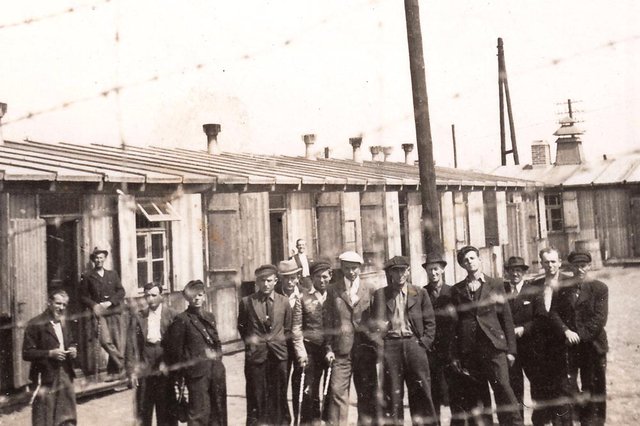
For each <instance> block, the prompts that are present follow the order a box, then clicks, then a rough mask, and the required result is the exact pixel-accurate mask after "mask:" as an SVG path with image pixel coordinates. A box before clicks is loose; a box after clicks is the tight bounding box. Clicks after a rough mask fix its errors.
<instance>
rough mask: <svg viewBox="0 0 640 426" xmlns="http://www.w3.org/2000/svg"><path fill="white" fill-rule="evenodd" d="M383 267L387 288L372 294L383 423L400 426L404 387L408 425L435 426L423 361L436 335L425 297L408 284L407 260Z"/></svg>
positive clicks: (401, 258)
mask: <svg viewBox="0 0 640 426" xmlns="http://www.w3.org/2000/svg"><path fill="white" fill-rule="evenodd" d="M384 267H385V273H386V276H387V286H386V287H383V288H381V289H378V290H376V292H375V293H374V296H373V312H374V316H375V324H376V332H377V333H378V339H377V341H378V343H379V345H380V347H379V348H378V350H381V351H383V354H384V355H383V376H384V379H383V383H382V389H383V401H384V403H383V416H384V419H382V424H389V425H403V424H404V402H403V400H404V385H405V383H406V385H407V389H408V392H409V409H410V412H411V422H412V424H414V425H433V424H438V420H437V417H436V410H435V408H434V406H433V401H432V400H431V377H430V373H429V360H428V358H427V350H430V349H431V346H432V344H433V341H434V338H435V335H436V318H435V315H434V313H433V308H432V307H431V301H430V300H429V295H427V292H426V291H425V290H424V289H421V288H419V287H416V286H413V285H411V284H409V276H410V262H409V259H408V258H406V257H404V256H395V257H392V258H391V259H389V260H388V261H387V262H386V263H385V265H384Z"/></svg>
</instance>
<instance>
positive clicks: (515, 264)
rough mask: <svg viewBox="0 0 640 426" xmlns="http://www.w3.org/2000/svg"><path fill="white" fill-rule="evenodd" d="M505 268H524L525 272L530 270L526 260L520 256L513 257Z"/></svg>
mask: <svg viewBox="0 0 640 426" xmlns="http://www.w3.org/2000/svg"><path fill="white" fill-rule="evenodd" d="M504 267H505V269H511V268H522V269H524V270H525V271H526V270H528V269H529V265H527V264H526V263H525V261H524V259H523V258H521V257H518V256H511V257H510V258H509V260H507V264H506V265H504Z"/></svg>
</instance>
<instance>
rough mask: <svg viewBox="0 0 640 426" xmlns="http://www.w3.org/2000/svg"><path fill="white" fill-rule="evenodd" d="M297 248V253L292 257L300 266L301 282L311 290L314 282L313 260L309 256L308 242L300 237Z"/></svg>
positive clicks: (305, 287)
mask: <svg viewBox="0 0 640 426" xmlns="http://www.w3.org/2000/svg"><path fill="white" fill-rule="evenodd" d="M296 250H297V253H296V254H294V255H293V256H291V259H293V260H295V261H296V264H297V265H298V268H300V284H302V288H304V289H307V290H311V287H312V286H313V284H312V282H311V270H310V267H311V263H312V262H313V261H312V260H311V259H309V258H308V257H307V253H306V251H307V242H306V241H305V240H303V239H302V238H299V239H298V240H297V241H296Z"/></svg>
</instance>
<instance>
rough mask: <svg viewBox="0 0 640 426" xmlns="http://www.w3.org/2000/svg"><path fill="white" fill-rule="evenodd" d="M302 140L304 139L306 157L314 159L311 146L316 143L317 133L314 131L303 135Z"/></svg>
mask: <svg viewBox="0 0 640 426" xmlns="http://www.w3.org/2000/svg"><path fill="white" fill-rule="evenodd" d="M302 140H303V141H304V158H306V159H308V160H313V155H312V154H311V146H312V145H313V144H314V143H316V135H314V134H313V133H310V134H308V135H302Z"/></svg>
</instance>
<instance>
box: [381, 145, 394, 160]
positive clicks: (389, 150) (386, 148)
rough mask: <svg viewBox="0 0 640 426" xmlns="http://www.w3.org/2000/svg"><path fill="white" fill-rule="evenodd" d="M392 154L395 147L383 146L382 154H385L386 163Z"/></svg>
mask: <svg viewBox="0 0 640 426" xmlns="http://www.w3.org/2000/svg"><path fill="white" fill-rule="evenodd" d="M392 152H393V147H392V146H383V147H382V153H383V154H384V161H387V160H388V159H389V156H390V155H391V153H392Z"/></svg>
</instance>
